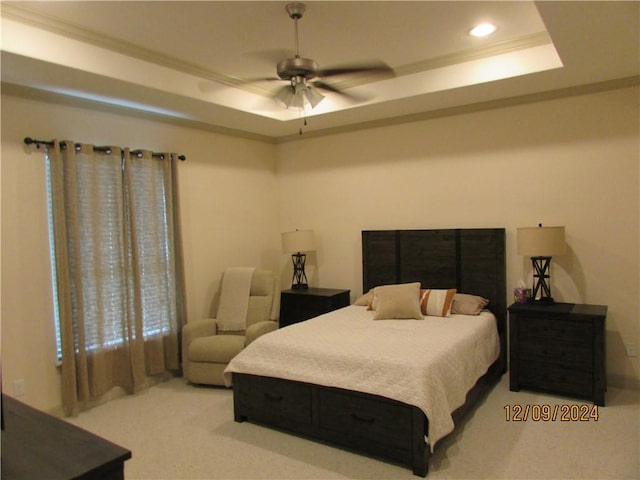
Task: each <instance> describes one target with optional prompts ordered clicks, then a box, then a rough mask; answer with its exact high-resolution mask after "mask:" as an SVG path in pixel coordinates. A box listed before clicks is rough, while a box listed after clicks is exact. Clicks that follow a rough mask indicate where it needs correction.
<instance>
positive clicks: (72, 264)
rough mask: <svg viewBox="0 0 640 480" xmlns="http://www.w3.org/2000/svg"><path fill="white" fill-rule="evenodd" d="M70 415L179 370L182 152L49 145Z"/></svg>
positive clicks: (65, 391) (64, 377)
mask: <svg viewBox="0 0 640 480" xmlns="http://www.w3.org/2000/svg"><path fill="white" fill-rule="evenodd" d="M47 155H48V163H49V178H50V192H51V212H52V226H53V239H54V246H53V255H54V259H55V262H54V265H55V268H54V270H55V284H56V288H57V305H58V318H59V328H60V338H61V344H62V401H63V407H64V409H65V413H66V414H67V415H73V414H77V412H78V411H79V410H80V409H82V408H83V407H84V406H85V405H87V404H88V403H90V402H91V401H93V400H96V399H98V398H99V397H100V396H102V395H103V394H105V393H106V392H108V391H109V390H110V389H111V388H113V387H115V386H120V387H124V388H125V389H126V390H127V391H129V392H135V391H136V390H137V389H139V388H141V387H143V386H145V385H147V384H148V380H149V378H150V377H155V376H159V375H160V376H161V375H164V374H165V373H167V372H169V371H177V370H179V365H180V362H179V350H178V345H179V342H178V332H179V330H180V328H181V326H182V324H183V323H184V315H185V313H184V274H183V264H182V262H183V260H182V254H181V249H182V246H181V240H180V229H179V215H178V212H179V209H178V192H177V179H176V173H177V169H176V162H177V155H175V154H170V153H168V154H163V155H154V154H152V153H151V152H148V151H140V152H131V151H130V150H129V149H121V148H120V147H94V146H92V145H84V144H75V143H73V142H63V143H62V144H60V143H58V142H57V141H54V146H53V147H51V148H49V149H48V152H47Z"/></svg>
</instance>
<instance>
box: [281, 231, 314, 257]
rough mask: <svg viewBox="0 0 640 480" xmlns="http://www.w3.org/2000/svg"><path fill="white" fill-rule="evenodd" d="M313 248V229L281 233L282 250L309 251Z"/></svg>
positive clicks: (286, 251)
mask: <svg viewBox="0 0 640 480" xmlns="http://www.w3.org/2000/svg"><path fill="white" fill-rule="evenodd" d="M315 249H316V242H315V238H314V235H313V230H296V231H295V232H284V233H283V234H282V251H283V252H285V253H297V252H311V251H313V250H315Z"/></svg>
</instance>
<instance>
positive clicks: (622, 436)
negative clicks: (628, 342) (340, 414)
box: [68, 375, 640, 480]
mask: <svg viewBox="0 0 640 480" xmlns="http://www.w3.org/2000/svg"><path fill="white" fill-rule="evenodd" d="M639 393H640V392H637V391H628V390H620V389H615V388H610V389H609V391H608V392H607V395H606V401H607V406H606V407H601V408H599V409H598V414H599V417H598V420H597V421H595V420H593V419H591V420H589V421H567V422H562V421H559V420H558V419H556V421H547V422H545V421H542V420H538V421H534V420H532V419H531V418H528V419H527V421H513V420H512V419H509V420H507V409H505V406H508V407H509V409H512V408H513V406H514V405H522V406H523V407H524V406H526V405H551V406H552V407H553V406H554V405H560V406H562V405H582V404H585V402H580V401H575V400H571V399H567V398H564V397H556V396H551V395H543V394H538V393H534V392H526V391H520V392H510V391H509V379H508V375H505V376H503V378H502V380H501V381H500V383H499V384H497V385H496V387H495V388H494V389H493V390H492V391H491V393H490V394H489V395H488V396H487V397H486V398H485V399H484V400H483V401H482V402H481V403H480V404H479V405H478V406H477V407H476V408H475V409H473V410H472V411H471V412H470V414H469V415H468V416H467V417H465V418H464V419H463V420H462V421H461V422H460V423H459V425H458V426H457V428H456V430H455V431H454V433H453V434H451V435H449V436H448V437H446V438H445V439H443V440H442V441H441V442H440V443H439V444H438V445H437V447H436V450H435V453H434V455H433V457H432V458H431V462H430V471H429V474H428V476H427V479H428V480H440V479H484V478H486V479H616V480H617V479H638V478H640V473H639V472H640V463H639V452H640V443H639V438H640V415H639V403H638V401H639ZM589 405H591V404H589ZM512 413H513V410H511V411H510V412H509V415H510V416H511V415H512ZM68 420H69V421H70V422H71V423H73V424H75V425H78V426H80V427H82V428H85V429H86V430H89V431H91V432H94V433H96V434H98V435H100V436H102V437H104V438H107V439H108V440H111V441H113V442H115V443H117V444H119V445H122V446H123V447H126V448H129V449H130V450H131V451H132V452H133V457H132V459H131V460H129V461H127V462H126V463H125V475H126V478H128V479H299V480H302V479H318V480H320V479H385V480H389V479H416V478H419V477H416V476H414V475H413V474H412V473H411V471H410V470H409V469H407V468H404V467H399V466H397V465H393V464H390V463H387V462H384V461H380V460H375V459H372V458H369V457H365V456H362V455H358V454H354V453H351V452H348V451H345V450H341V449H339V448H334V447H331V446H328V445H324V444H322V443H317V442H314V441H311V440H307V439H304V438H301V437H298V436H294V435H290V434H286V433H283V432H279V431H276V430H271V429H268V428H265V427H262V426H258V425H255V424H252V423H250V422H243V423H236V422H234V421H233V394H232V392H231V390H226V389H222V388H213V387H212V388H208V387H196V386H193V385H189V384H187V383H186V382H185V380H184V379H182V378H174V379H172V380H170V381H168V382H166V383H163V384H160V385H157V386H155V387H151V388H150V389H148V390H147V391H145V392H143V393H141V394H138V395H135V396H126V397H122V398H118V399H116V400H113V401H111V402H108V403H106V404H104V405H101V406H98V407H96V408H94V409H92V410H89V411H87V412H83V413H81V414H80V416H79V417H77V418H71V419H68Z"/></svg>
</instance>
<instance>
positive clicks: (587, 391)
mask: <svg viewBox="0 0 640 480" xmlns="http://www.w3.org/2000/svg"><path fill="white" fill-rule="evenodd" d="M519 380H520V385H521V386H523V387H532V388H537V389H541V390H547V391H552V392H557V393H566V394H568V395H577V396H580V397H592V396H593V375H592V374H591V373H587V372H581V371H578V370H571V369H568V368H560V367H550V366H549V365H548V364H544V363H539V362H526V363H523V364H521V365H520V378H519Z"/></svg>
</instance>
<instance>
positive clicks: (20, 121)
mask: <svg viewBox="0 0 640 480" xmlns="http://www.w3.org/2000/svg"><path fill="white" fill-rule="evenodd" d="M25 136H32V137H34V138H39V139H46V140H48V139H51V138H54V137H55V138H59V139H72V140H77V141H82V142H87V143H96V144H99V145H105V144H115V145H121V146H132V147H140V148H149V149H152V150H156V151H164V150H168V151H175V152H179V153H181V154H184V155H186V157H187V161H186V162H181V163H180V166H179V176H180V190H181V207H182V212H183V214H182V215H183V219H182V220H183V236H184V247H185V248H184V249H185V262H186V281H187V308H188V315H189V318H199V317H202V316H204V315H205V314H206V313H207V312H208V310H209V305H210V302H211V298H212V296H213V292H214V291H215V289H216V288H217V285H218V282H219V277H220V274H221V272H222V271H223V269H224V268H225V267H227V266H232V265H252V266H258V267H261V268H269V269H278V268H279V266H280V264H279V263H278V262H279V261H280V257H281V254H280V251H279V249H280V232H279V230H278V228H277V220H278V217H277V211H278V204H277V198H276V195H275V192H276V190H277V184H276V179H275V156H274V153H275V152H274V147H273V145H269V144H265V143H262V142H256V141H251V140H244V139H236V138H232V137H228V136H221V135H217V134H212V133H208V132H203V131H198V130H192V129H186V128H180V127H175V126H169V125H166V124H164V123H157V122H152V121H146V120H140V119H135V118H127V117H124V116H119V115H114V114H109V113H104V112H97V111H90V110H84V109H79V108H72V107H68V106H60V105H53V104H47V103H42V102H35V101H30V100H26V99H22V98H18V97H12V96H7V95H3V96H2V158H1V171H2V174H1V179H2V189H1V191H2V264H1V265H2V282H1V286H2V386H3V390H4V391H6V392H8V393H9V394H12V393H13V382H14V381H15V380H20V379H22V380H24V381H25V384H26V395H25V396H24V397H21V399H22V400H23V401H25V402H27V403H29V404H31V405H34V406H36V407H39V408H43V409H47V410H53V409H56V408H57V407H58V406H59V405H60V378H59V373H58V369H57V368H56V366H55V340H54V320H53V313H52V312H53V307H52V293H51V273H50V266H49V245H48V228H47V210H46V184H45V168H44V167H45V162H44V158H43V155H42V154H41V153H39V152H38V151H36V150H35V149H34V148H33V147H32V148H27V147H25V146H24V145H23V144H22V140H23V138H24V137H25Z"/></svg>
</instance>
